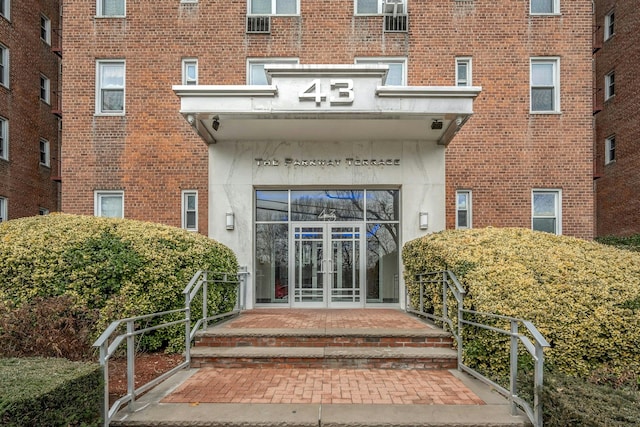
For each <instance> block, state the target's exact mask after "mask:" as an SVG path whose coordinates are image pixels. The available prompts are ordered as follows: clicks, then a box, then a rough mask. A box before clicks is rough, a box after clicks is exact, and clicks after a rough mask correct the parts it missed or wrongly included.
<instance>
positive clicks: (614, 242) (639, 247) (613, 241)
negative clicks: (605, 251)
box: [596, 234, 640, 252]
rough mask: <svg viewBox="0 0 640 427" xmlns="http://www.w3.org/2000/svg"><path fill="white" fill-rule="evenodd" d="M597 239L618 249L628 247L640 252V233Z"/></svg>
mask: <svg viewBox="0 0 640 427" xmlns="http://www.w3.org/2000/svg"><path fill="white" fill-rule="evenodd" d="M596 240H597V241H598V242H600V243H603V244H605V245H611V246H615V247H616V248H618V249H628V250H630V251H636V252H640V234H634V235H633V236H625V237H619V236H605V237H598V238H597V239H596Z"/></svg>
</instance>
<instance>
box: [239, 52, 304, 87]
mask: <svg viewBox="0 0 640 427" xmlns="http://www.w3.org/2000/svg"><path fill="white" fill-rule="evenodd" d="M298 62H299V61H298V59H297V58H271V59H270V58H260V59H249V60H248V61H247V84H250V85H266V84H269V83H268V82H267V74H266V73H265V72H264V66H265V65H266V64H297V63H298Z"/></svg>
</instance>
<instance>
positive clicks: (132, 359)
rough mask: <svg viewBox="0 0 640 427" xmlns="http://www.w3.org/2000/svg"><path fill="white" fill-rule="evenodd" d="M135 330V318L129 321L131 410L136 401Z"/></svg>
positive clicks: (128, 347)
mask: <svg viewBox="0 0 640 427" xmlns="http://www.w3.org/2000/svg"><path fill="white" fill-rule="evenodd" d="M134 332H135V324H134V321H133V320H129V321H128V322H127V394H128V395H129V396H131V400H129V404H128V406H129V410H130V411H133V404H134V402H135V389H136V383H135V379H136V378H135V363H136V337H135V336H134V335H133V333H134Z"/></svg>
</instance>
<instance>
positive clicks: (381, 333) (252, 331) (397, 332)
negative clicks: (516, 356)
mask: <svg viewBox="0 0 640 427" xmlns="http://www.w3.org/2000/svg"><path fill="white" fill-rule="evenodd" d="M196 337H312V338H317V337H366V338H370V337H375V338H396V337H398V338H421V337H426V338H430V337H435V338H449V337H451V333H449V332H445V331H443V330H442V329H434V328H424V329H393V328H389V329H386V328H384V329H383V328H380V329H377V328H362V329H343V328H333V329H289V328H282V329H276V328H215V327H214V328H209V329H207V330H205V331H199V332H197V333H196Z"/></svg>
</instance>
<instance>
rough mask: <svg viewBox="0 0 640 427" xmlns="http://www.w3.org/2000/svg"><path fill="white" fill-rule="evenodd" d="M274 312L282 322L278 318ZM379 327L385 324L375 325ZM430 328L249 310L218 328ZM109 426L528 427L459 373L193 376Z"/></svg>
mask: <svg viewBox="0 0 640 427" xmlns="http://www.w3.org/2000/svg"><path fill="white" fill-rule="evenodd" d="M278 312H279V313H278ZM381 319H382V320H381ZM349 325H351V326H354V325H356V327H357V328H365V329H370V328H376V327H379V328H388V327H389V326H390V325H397V326H398V327H399V328H403V329H411V328H415V329H424V328H425V327H431V326H428V325H426V324H425V323H423V322H422V321H420V320H419V319H417V318H414V317H412V316H408V315H407V314H405V313H403V312H401V311H397V310H252V311H251V312H247V313H246V314H245V313H243V314H242V315H241V316H240V317H239V318H237V319H235V320H234V321H231V322H229V323H227V324H225V325H222V326H221V327H222V328H243V329H246V328H251V327H254V328H260V329H265V328H267V329H269V328H279V329H281V330H283V329H284V330H287V329H291V328H293V329H298V330H299V329H316V330H317V329H323V328H329V329H334V328H348V327H349ZM112 425H114V426H116V425H117V426H167V427H168V426H228V427H234V426H238V427H240V426H242V427H246V426H282V427H288V426H314V427H318V426H321V427H322V426H335V427H337V426H356V427H357V426H368V427H376V426H380V427H382V426H385V427H388V426H468V427H471V426H496V427H497V426H505V427H506V426H514V427H515V426H525V425H529V424H528V422H527V420H526V417H524V416H523V415H521V414H520V415H517V416H513V415H511V414H510V406H509V405H508V402H507V401H506V400H505V399H504V398H502V396H500V395H499V394H497V393H496V392H493V391H492V390H491V389H490V388H489V387H487V386H485V385H484V384H482V383H480V382H479V381H477V380H475V379H472V378H471V377H469V376H467V375H465V374H462V373H460V372H459V371H457V370H433V369H432V370H411V369H349V368H347V369H344V368H323V369H322V368H321V369H317V368H284V369H283V368H269V367H267V368H260V367H251V366H249V367H240V368H206V367H205V368H199V369H189V370H185V371H182V372H179V373H178V374H176V375H174V376H173V377H171V378H170V379H168V380H166V381H165V382H163V383H162V384H160V385H159V386H157V387H156V388H154V389H153V390H152V391H150V392H149V393H147V394H146V395H144V396H143V397H142V398H140V399H139V400H138V401H137V402H136V403H135V404H134V410H133V411H132V412H130V411H127V410H126V409H125V410H123V411H121V412H120V413H119V414H118V416H117V419H116V420H115V421H113V422H112Z"/></svg>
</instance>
